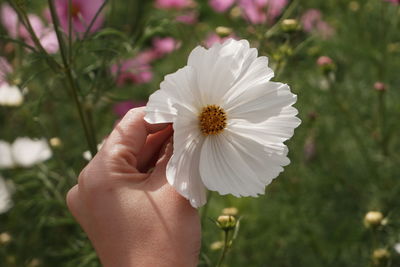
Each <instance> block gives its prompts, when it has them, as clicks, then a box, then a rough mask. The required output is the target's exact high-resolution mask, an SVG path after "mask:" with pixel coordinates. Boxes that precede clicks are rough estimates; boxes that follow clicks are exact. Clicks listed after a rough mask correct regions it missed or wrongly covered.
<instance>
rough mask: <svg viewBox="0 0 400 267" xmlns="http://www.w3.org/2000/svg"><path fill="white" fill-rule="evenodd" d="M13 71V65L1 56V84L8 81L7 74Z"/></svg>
mask: <svg viewBox="0 0 400 267" xmlns="http://www.w3.org/2000/svg"><path fill="white" fill-rule="evenodd" d="M12 71H13V70H12V67H11V65H10V63H8V61H7V59H5V58H4V57H0V86H1V85H2V84H4V83H6V82H7V76H8V74H9V73H11V72H12Z"/></svg>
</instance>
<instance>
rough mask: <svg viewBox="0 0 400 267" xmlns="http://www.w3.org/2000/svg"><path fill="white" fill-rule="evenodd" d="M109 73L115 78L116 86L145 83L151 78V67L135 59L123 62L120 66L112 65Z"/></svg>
mask: <svg viewBox="0 0 400 267" xmlns="http://www.w3.org/2000/svg"><path fill="white" fill-rule="evenodd" d="M111 73H112V74H114V75H116V76H117V85H118V86H123V85H125V84H127V83H136V84H141V83H147V82H149V81H151V79H152V78H153V72H152V71H151V66H150V65H149V64H148V63H145V62H143V61H142V59H140V58H137V57H135V58H132V59H128V60H125V61H124V62H122V64H114V65H112V66H111Z"/></svg>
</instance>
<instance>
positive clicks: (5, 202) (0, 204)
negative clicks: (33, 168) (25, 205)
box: [0, 175, 14, 214]
mask: <svg viewBox="0 0 400 267" xmlns="http://www.w3.org/2000/svg"><path fill="white" fill-rule="evenodd" d="M13 191H14V190H13V186H12V185H11V184H9V183H7V182H6V181H5V180H4V178H3V177H2V176H1V175H0V214H2V213H5V212H7V211H8V210H9V209H10V208H11V207H12V205H13V203H12V199H11V195H12V193H13Z"/></svg>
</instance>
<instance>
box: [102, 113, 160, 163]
mask: <svg viewBox="0 0 400 267" xmlns="http://www.w3.org/2000/svg"><path fill="white" fill-rule="evenodd" d="M144 115H145V112H144V107H141V108H134V109H131V110H130V111H128V113H126V115H125V116H124V117H123V119H122V120H121V121H120V122H119V123H118V124H117V126H115V128H114V130H113V131H112V132H111V134H110V135H109V137H108V138H107V141H106V143H105V144H104V146H103V147H104V148H105V150H106V151H116V152H117V154H118V155H120V156H124V155H127V154H128V155H129V158H131V157H132V156H133V158H134V159H135V160H134V161H135V162H132V164H133V165H135V167H136V162H137V160H136V159H137V155H138V153H139V152H140V151H141V149H142V148H143V146H144V144H145V143H146V139H147V136H148V135H149V134H152V133H156V132H158V131H161V130H162V129H164V128H166V127H167V126H168V123H160V124H149V123H148V122H146V121H145V120H144Z"/></svg>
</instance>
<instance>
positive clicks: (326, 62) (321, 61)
mask: <svg viewBox="0 0 400 267" xmlns="http://www.w3.org/2000/svg"><path fill="white" fill-rule="evenodd" d="M317 65H318V66H320V68H321V69H322V71H323V72H324V73H329V72H331V71H334V70H335V68H336V66H335V63H334V62H333V60H332V59H331V58H330V57H327V56H321V57H319V58H318V59H317Z"/></svg>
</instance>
